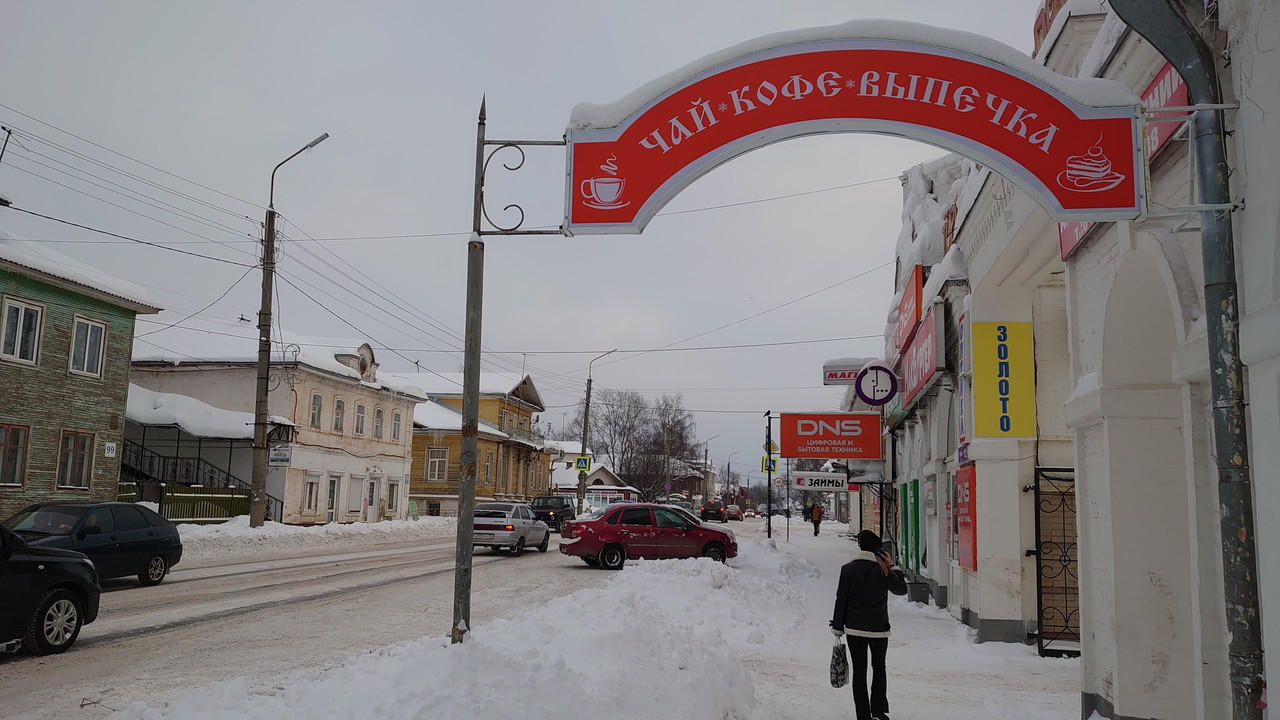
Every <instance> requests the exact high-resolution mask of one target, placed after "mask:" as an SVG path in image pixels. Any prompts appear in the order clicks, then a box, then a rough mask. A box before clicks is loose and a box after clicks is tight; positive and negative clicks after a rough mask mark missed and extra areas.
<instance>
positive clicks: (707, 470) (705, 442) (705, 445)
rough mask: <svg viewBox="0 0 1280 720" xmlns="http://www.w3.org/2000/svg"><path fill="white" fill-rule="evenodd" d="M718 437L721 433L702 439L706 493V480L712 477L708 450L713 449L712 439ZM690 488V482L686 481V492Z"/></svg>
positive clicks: (703, 474)
mask: <svg viewBox="0 0 1280 720" xmlns="http://www.w3.org/2000/svg"><path fill="white" fill-rule="evenodd" d="M718 437H720V436H719V435H712V436H711V437H709V438H707V439H706V440H703V441H702V476H703V479H704V482H703V488H704V490H703V492H704V493H705V492H706V490H705V488H706V482H705V481H706V480H710V479H711V465H710V464H709V458H708V450H710V449H711V441H712V440H715V439H716V438H718ZM688 490H689V488H688V483H687V482H686V483H685V491H686V492H688ZM688 499H689V500H692V498H688Z"/></svg>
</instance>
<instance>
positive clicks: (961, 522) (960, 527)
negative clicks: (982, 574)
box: [956, 465, 978, 570]
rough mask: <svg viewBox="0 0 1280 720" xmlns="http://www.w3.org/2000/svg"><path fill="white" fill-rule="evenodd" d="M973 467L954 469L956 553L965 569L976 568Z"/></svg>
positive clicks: (975, 515) (975, 486)
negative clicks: (957, 543)
mask: <svg viewBox="0 0 1280 720" xmlns="http://www.w3.org/2000/svg"><path fill="white" fill-rule="evenodd" d="M973 468H974V466H973V465H965V466H964V467H961V468H958V469H957V470H956V530H957V532H956V535H957V537H956V539H957V540H958V541H959V547H958V548H957V549H958V551H959V552H957V553H956V554H957V555H958V556H959V557H958V559H959V560H960V567H962V568H964V569H965V570H977V569H978V483H977V479H976V477H975V475H974V469H973Z"/></svg>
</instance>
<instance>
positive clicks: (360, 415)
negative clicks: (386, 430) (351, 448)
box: [356, 403, 364, 435]
mask: <svg viewBox="0 0 1280 720" xmlns="http://www.w3.org/2000/svg"><path fill="white" fill-rule="evenodd" d="M356 434H357V435H363V434H364V403H356Z"/></svg>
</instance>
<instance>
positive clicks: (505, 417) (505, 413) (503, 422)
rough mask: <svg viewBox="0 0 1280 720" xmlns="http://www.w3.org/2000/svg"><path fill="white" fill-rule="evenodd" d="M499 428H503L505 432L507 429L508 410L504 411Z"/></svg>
mask: <svg viewBox="0 0 1280 720" xmlns="http://www.w3.org/2000/svg"><path fill="white" fill-rule="evenodd" d="M498 427H500V428H502V429H503V430H506V429H507V411H506V410H503V411H502V419H501V421H500V422H499V423H498Z"/></svg>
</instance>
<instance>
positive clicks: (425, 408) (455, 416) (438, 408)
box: [413, 400, 510, 438]
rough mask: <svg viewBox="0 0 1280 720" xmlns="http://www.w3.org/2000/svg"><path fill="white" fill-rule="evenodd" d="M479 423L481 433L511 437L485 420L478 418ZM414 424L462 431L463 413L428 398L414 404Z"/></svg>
mask: <svg viewBox="0 0 1280 720" xmlns="http://www.w3.org/2000/svg"><path fill="white" fill-rule="evenodd" d="M477 423H478V425H479V427H478V430H479V431H480V434H481V435H485V436H488V437H496V438H507V437H510V435H507V434H506V433H504V432H502V431H501V430H499V429H498V428H496V427H494V426H493V425H492V424H490V423H487V422H485V421H484V420H477ZM413 424H414V425H416V426H420V427H422V428H423V429H425V430H445V431H450V432H459V433H460V432H462V413H460V412H458V411H457V410H455V409H454V408H452V407H450V406H448V405H446V404H444V403H441V402H436V401H434V400H428V401H427V402H424V403H418V404H417V405H416V406H414V408H413Z"/></svg>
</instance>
